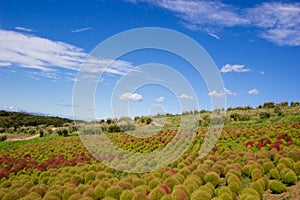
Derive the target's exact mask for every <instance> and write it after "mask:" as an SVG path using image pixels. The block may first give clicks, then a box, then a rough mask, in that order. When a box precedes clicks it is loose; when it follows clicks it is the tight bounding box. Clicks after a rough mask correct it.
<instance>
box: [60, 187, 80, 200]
mask: <svg viewBox="0 0 300 200" xmlns="http://www.w3.org/2000/svg"><path fill="white" fill-rule="evenodd" d="M75 193H77V192H76V190H75V188H67V189H65V190H64V192H63V194H62V199H63V200H67V199H69V198H70V197H71V196H72V195H73V194H75Z"/></svg>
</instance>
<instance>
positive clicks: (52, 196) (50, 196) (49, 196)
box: [43, 190, 61, 200]
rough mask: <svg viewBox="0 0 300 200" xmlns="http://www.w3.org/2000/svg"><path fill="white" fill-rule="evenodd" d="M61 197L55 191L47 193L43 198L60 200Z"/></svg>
mask: <svg viewBox="0 0 300 200" xmlns="http://www.w3.org/2000/svg"><path fill="white" fill-rule="evenodd" d="M60 197H61V195H60V193H59V192H58V191H57V190H50V191H47V193H46V194H45V196H44V198H43V199H45V200H48V199H49V200H50V199H60Z"/></svg>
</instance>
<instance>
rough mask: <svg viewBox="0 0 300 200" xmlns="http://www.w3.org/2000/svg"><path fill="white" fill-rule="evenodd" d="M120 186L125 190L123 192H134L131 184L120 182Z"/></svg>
mask: <svg viewBox="0 0 300 200" xmlns="http://www.w3.org/2000/svg"><path fill="white" fill-rule="evenodd" d="M118 185H119V186H120V187H121V188H123V190H132V189H133V186H132V185H131V183H128V182H125V181H120V182H119V183H118Z"/></svg>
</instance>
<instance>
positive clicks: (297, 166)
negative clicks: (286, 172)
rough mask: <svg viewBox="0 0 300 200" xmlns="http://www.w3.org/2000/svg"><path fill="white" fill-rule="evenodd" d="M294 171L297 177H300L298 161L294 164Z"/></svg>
mask: <svg viewBox="0 0 300 200" xmlns="http://www.w3.org/2000/svg"><path fill="white" fill-rule="evenodd" d="M294 171H295V173H296V174H297V175H298V176H300V161H298V162H296V163H295V164H294Z"/></svg>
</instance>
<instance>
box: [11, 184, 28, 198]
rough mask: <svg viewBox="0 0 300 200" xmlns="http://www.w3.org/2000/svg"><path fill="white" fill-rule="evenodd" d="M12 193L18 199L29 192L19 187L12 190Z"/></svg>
mask: <svg viewBox="0 0 300 200" xmlns="http://www.w3.org/2000/svg"><path fill="white" fill-rule="evenodd" d="M12 192H13V193H15V194H16V195H17V196H18V198H19V199H20V198H22V197H24V196H26V195H27V194H28V193H29V190H28V189H26V188H24V187H20V188H17V189H15V190H13V191H12Z"/></svg>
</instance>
